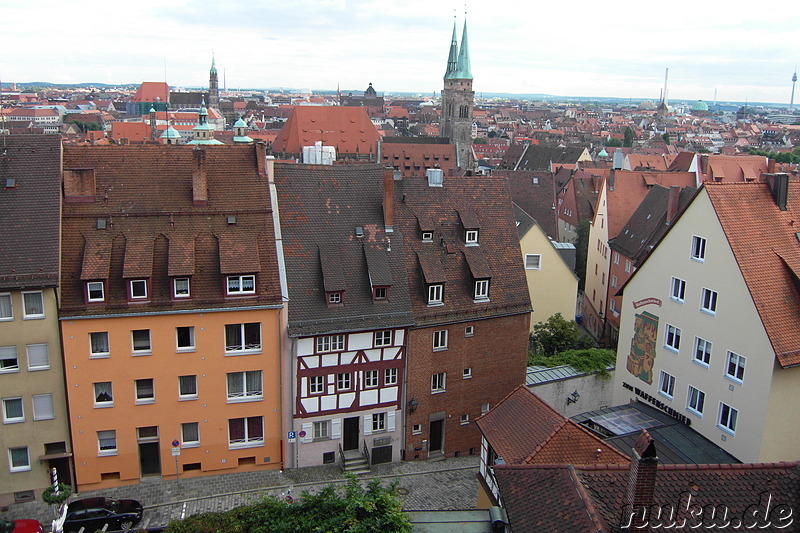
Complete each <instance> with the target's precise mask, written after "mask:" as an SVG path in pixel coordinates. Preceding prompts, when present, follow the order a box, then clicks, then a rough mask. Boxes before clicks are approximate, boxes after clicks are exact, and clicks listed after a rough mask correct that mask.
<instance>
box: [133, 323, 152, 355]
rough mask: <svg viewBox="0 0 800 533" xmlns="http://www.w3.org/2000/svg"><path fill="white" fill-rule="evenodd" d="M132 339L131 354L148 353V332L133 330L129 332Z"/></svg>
mask: <svg viewBox="0 0 800 533" xmlns="http://www.w3.org/2000/svg"><path fill="white" fill-rule="evenodd" d="M131 337H132V338H133V353H150V330H149V329H134V330H133V331H131Z"/></svg>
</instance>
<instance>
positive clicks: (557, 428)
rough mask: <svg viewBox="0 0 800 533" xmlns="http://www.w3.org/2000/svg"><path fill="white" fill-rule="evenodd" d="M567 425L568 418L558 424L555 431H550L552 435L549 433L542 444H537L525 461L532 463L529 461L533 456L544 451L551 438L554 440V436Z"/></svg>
mask: <svg viewBox="0 0 800 533" xmlns="http://www.w3.org/2000/svg"><path fill="white" fill-rule="evenodd" d="M565 425H567V419H566V418H565V419H564V420H563V421H562V422H561V423H560V424H559V425H558V427H556V428H555V429H554V430H553V431H551V432H550V435H548V436H547V438H545V439H544V441H542V443H541V444H537V445H536V447H535V448H534V449H533V451H531V453H529V454H528V456H527V457H525V459H523V462H524V463H526V464H530V463H528V461H531V460H533V458H534V457H535V456H536V454H537V453H539V452H540V451H542V450H543V449H544V447H545V446H547V444H548V443H549V442H550V441H551V440H553V437H555V436H556V434H557V433H558V432H559V431H561V430H562V429H563V428H564V426H565Z"/></svg>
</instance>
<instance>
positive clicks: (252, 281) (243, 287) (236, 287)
mask: <svg viewBox="0 0 800 533" xmlns="http://www.w3.org/2000/svg"><path fill="white" fill-rule="evenodd" d="M227 287H228V294H255V293H256V277H255V276H254V275H252V274H251V275H249V276H228V285H227Z"/></svg>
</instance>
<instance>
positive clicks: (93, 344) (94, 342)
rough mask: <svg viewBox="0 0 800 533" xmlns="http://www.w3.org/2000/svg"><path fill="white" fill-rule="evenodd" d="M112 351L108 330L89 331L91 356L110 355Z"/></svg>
mask: <svg viewBox="0 0 800 533" xmlns="http://www.w3.org/2000/svg"><path fill="white" fill-rule="evenodd" d="M110 353H111V352H110V351H109V347H108V332H107V331H94V332H92V333H89V357H108V356H109V355H110Z"/></svg>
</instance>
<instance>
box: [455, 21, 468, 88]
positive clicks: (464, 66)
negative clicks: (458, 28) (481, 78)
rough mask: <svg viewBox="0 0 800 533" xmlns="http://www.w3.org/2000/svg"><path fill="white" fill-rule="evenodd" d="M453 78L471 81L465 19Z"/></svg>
mask: <svg viewBox="0 0 800 533" xmlns="http://www.w3.org/2000/svg"><path fill="white" fill-rule="evenodd" d="M453 77H454V78H456V79H459V80H471V79H472V69H471V68H470V64H469V45H468V44H467V19H464V31H462V32H461V47H460V50H459V52H458V65H457V66H456V72H455V75H454V76H453Z"/></svg>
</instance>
